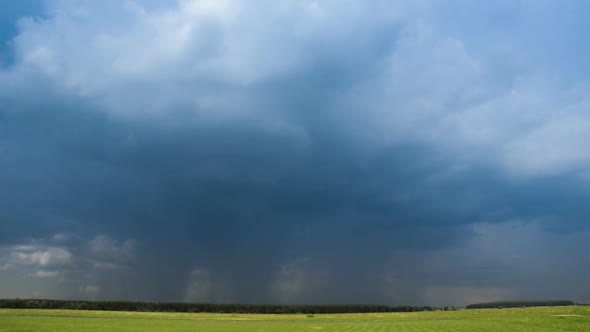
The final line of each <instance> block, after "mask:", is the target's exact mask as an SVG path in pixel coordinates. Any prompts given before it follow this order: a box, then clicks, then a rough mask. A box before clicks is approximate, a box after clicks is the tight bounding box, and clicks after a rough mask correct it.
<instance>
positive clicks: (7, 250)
mask: <svg viewBox="0 0 590 332" xmlns="http://www.w3.org/2000/svg"><path fill="white" fill-rule="evenodd" d="M587 7H588V4H587V3H585V2H582V1H569V2H567V3H556V2H551V1H537V2H534V3H529V2H527V3H525V2H518V1H517V2H505V1H492V2H489V3H486V4H483V3H473V2H469V1H465V2H463V1H453V2H446V1H418V2H414V3H412V4H410V2H408V1H368V2H367V1H278V2H277V1H264V0H261V1H256V2H250V1H229V0H228V1H219V0H217V1H206V0H200V1H198V0H182V1H180V0H179V1H176V2H170V1H156V0H153V1H103V2H100V3H99V2H96V1H46V2H44V3H43V4H42V5H41V4H34V3H33V2H31V3H27V5H26V6H25V5H23V6H22V7H19V6H18V5H14V8H15V9H14V10H13V11H11V13H12V14H10V15H9V14H7V17H6V18H4V17H2V20H3V21H6V22H9V23H4V22H3V23H2V25H0V30H1V31H0V32H2V33H1V34H0V36H3V38H4V36H5V35H6V36H8V35H10V37H6V38H8V39H7V40H5V41H4V45H5V46H4V48H3V49H2V51H1V52H0V55H1V56H3V57H4V58H3V59H2V61H0V63H2V67H1V69H0V170H1V171H0V285H1V286H2V287H0V297H52V298H81V299H126V300H156V301H207V302H249V303H385V304H433V305H444V304H460V305H462V304H467V303H470V302H476V301H487V300H500V299H519V298H525V299H542V298H568V299H573V300H585V299H587V298H588V297H590V287H589V286H588V285H587V283H586V282H585V280H584V279H583V278H582V277H581V276H583V275H587V273H588V272H590V260H589V258H588V256H587V255H586V254H585V252H587V251H588V250H589V249H590V248H589V245H588V243H589V240H590V229H589V227H588V226H589V225H588V221H587V216H588V215H590V214H589V212H590V204H588V202H589V199H590V190H589V189H588V181H590V154H589V153H588V152H587V150H588V149H587V147H588V143H587V142H588V140H589V139H590V114H589V113H588V107H589V106H590V103H589V102H590V90H589V86H590V85H589V84H590V81H589V79H588V76H587V73H588V72H590V71H589V70H590V63H589V60H588V58H587V56H585V54H587V51H589V49H588V46H587V43H584V37H585V32H586V31H588V28H590V27H589V26H588V23H587V20H586V19H585V17H584V16H583V15H582V13H584V12H585V11H584V9H586V10H587V9H590V8H587ZM40 8H42V9H40Z"/></svg>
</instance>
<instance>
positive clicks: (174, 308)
mask: <svg viewBox="0 0 590 332" xmlns="http://www.w3.org/2000/svg"><path fill="white" fill-rule="evenodd" d="M0 308H3V309H70V310H110V311H145V312H210V313H239V314H335V313H368V312H411V311H431V310H436V309H435V308H433V307H430V306H386V305H364V304H359V305H274V304H213V303H168V302H128V301H69V300H40V299H5V300H1V299H0Z"/></svg>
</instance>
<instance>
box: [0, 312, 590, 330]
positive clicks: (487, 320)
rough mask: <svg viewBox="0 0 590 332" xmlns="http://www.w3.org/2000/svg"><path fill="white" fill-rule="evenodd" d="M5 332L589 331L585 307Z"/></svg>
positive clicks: (182, 318) (129, 315)
mask: <svg viewBox="0 0 590 332" xmlns="http://www.w3.org/2000/svg"><path fill="white" fill-rule="evenodd" d="M9 331H10V332H12V331H14V332H17V331H19V332H21V331H23V332H24V331H201V332H222V331H223V332H233V331H240V332H242V331H243V332H263V331H268V332H272V331H286V332H299V331H349V332H365V331H366V332H369V331H372V332H387V331H407V332H421V331H432V332H434V331H443V332H444V331H503V332H504V331H531V332H532V331H535V332H543V331H547V332H549V331H552V332H555V331H590V307H588V306H570V307H542V308H541V307H539V308H517V309H481V310H459V311H434V312H412V313H375V314H370V313H363V314H321V315H318V314H316V315H303V314H282V315H276V314H268V315H265V314H211V313H148V312H115V311H84V310H39V309H0V332H9Z"/></svg>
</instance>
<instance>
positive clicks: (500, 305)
mask: <svg viewBox="0 0 590 332" xmlns="http://www.w3.org/2000/svg"><path fill="white" fill-rule="evenodd" d="M574 304H575V303H574V302H573V301H566V300H558V301H555V300H551V301H500V302H485V303H475V304H470V305H468V306H466V307H465V308H466V309H488V308H519V307H551V306H568V305H574Z"/></svg>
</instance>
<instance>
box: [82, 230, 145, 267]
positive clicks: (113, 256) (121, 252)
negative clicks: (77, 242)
mask: <svg viewBox="0 0 590 332" xmlns="http://www.w3.org/2000/svg"><path fill="white" fill-rule="evenodd" d="M89 246H90V251H91V252H92V254H93V255H95V256H96V257H98V258H103V259H110V260H117V261H121V260H123V261H125V260H130V259H133V258H134V257H135V248H136V242H135V241H134V240H125V241H123V242H121V243H119V241H116V240H114V239H112V238H110V237H108V236H105V235H99V236H97V237H95V238H94V239H92V240H91V241H90V243H89Z"/></svg>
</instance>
